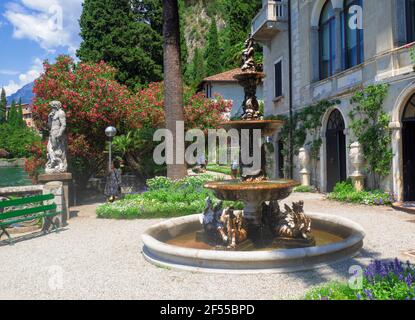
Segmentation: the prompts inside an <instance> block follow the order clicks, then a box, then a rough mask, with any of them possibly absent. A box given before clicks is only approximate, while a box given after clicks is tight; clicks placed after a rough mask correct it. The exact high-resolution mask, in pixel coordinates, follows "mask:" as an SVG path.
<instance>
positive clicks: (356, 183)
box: [350, 174, 365, 192]
mask: <svg viewBox="0 0 415 320" xmlns="http://www.w3.org/2000/svg"><path fill="white" fill-rule="evenodd" d="M350 178H351V179H352V184H353V187H354V188H355V189H356V191H358V192H360V191H363V190H364V189H365V176H364V175H363V174H353V175H351V176H350Z"/></svg>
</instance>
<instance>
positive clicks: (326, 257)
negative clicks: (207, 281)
mask: <svg viewBox="0 0 415 320" xmlns="http://www.w3.org/2000/svg"><path fill="white" fill-rule="evenodd" d="M307 215H308V216H309V217H310V218H311V219H312V224H313V228H315V229H317V230H321V231H323V232H327V233H330V234H333V235H336V236H337V237H338V238H339V240H338V241H335V242H332V243H328V244H324V245H317V246H315V247H308V248H296V249H275V250H269V251H266V250H265V251H264V250H256V251H255V250H254V251H220V250H205V249H197V248H186V247H183V246H178V245H172V244H169V243H168V242H169V241H171V240H172V239H174V238H177V237H180V236H181V235H184V234H186V233H189V232H193V231H195V230H197V229H200V228H201V226H200V222H199V217H200V215H192V216H186V217H180V218H175V219H170V220H167V221H163V222H161V223H159V224H157V225H155V226H152V227H150V228H149V229H148V230H147V231H146V232H145V233H144V234H143V235H142V240H143V243H144V247H143V255H144V257H145V258H146V259H147V260H148V261H149V262H151V263H153V264H155V265H158V266H162V267H168V268H174V269H182V270H188V271H198V272H218V273H284V272H294V271H301V270H310V269H314V268H317V267H320V266H324V265H327V264H330V263H334V262H338V261H341V260H344V259H347V258H350V257H353V256H355V255H356V254H358V252H359V251H360V249H361V248H362V246H363V239H364V237H365V233H364V230H363V228H362V227H361V226H360V225H358V224H357V223H355V222H353V221H351V220H348V219H346V218H343V217H338V216H330V215H325V214H320V213H308V214H307Z"/></svg>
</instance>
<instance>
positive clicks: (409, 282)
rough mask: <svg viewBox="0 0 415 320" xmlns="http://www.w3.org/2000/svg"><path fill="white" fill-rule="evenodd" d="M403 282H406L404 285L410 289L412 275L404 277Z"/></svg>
mask: <svg viewBox="0 0 415 320" xmlns="http://www.w3.org/2000/svg"><path fill="white" fill-rule="evenodd" d="M405 282H406V284H407V285H408V287H411V286H412V283H413V278H412V274H410V273H409V274H408V275H407V276H406V278H405Z"/></svg>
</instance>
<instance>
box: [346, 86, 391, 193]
mask: <svg viewBox="0 0 415 320" xmlns="http://www.w3.org/2000/svg"><path fill="white" fill-rule="evenodd" d="M388 87H389V85H387V84H377V85H370V86H367V87H366V88H365V89H363V90H361V91H358V92H356V93H355V94H354V96H353V97H352V99H351V100H350V103H351V104H352V105H354V108H353V110H352V111H351V112H350V113H349V117H350V119H351V124H350V128H351V129H352V131H353V134H354V135H355V137H356V139H357V140H358V141H359V143H360V144H361V146H362V149H363V154H364V157H365V159H366V161H367V165H368V170H369V172H370V173H372V177H373V179H374V186H375V187H376V188H378V187H379V185H380V179H381V178H383V177H386V176H387V175H389V173H390V170H391V162H392V158H393V153H392V148H391V142H392V137H391V131H390V129H389V122H390V121H391V117H390V116H389V114H387V113H386V112H385V111H383V102H384V100H385V98H386V96H387V94H388Z"/></svg>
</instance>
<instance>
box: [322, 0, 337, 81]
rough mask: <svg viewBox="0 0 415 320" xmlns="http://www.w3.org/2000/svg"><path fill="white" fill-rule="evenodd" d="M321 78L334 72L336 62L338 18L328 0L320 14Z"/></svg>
mask: <svg viewBox="0 0 415 320" xmlns="http://www.w3.org/2000/svg"><path fill="white" fill-rule="evenodd" d="M319 33H320V79H325V78H327V77H330V76H331V75H333V74H334V70H335V64H336V19H335V16H334V10H333V6H332V4H331V1H330V0H328V1H327V2H326V4H325V5H324V7H323V10H322V12H321V16H320V28H319Z"/></svg>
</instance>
